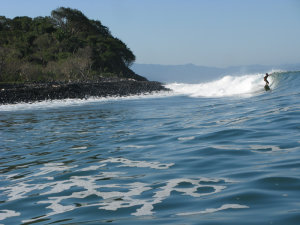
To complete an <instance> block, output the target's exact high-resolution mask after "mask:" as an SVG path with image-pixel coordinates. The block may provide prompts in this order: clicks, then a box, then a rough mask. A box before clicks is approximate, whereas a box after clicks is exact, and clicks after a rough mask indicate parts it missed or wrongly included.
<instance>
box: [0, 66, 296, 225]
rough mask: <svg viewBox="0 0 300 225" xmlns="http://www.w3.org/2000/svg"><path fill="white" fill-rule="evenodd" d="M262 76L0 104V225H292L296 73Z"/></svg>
mask: <svg viewBox="0 0 300 225" xmlns="http://www.w3.org/2000/svg"><path fill="white" fill-rule="evenodd" d="M262 77H263V74H256V75H248V76H240V77H231V76H227V77H224V78H222V79H221V80H218V81H214V82H210V83H205V84H169V85H167V86H168V87H169V88H171V89H173V91H172V92H169V93H157V94H154V95H148V96H135V97H128V98H110V99H97V98H95V99H89V100H65V101H53V102H40V103H33V104H17V105H5V106H0V143H1V145H0V154H1V158H0V224H73V225H74V224H122V225H123V224H130V225H131V224H230V225H232V224H237V225H240V224H278V225H281V224H288V225H290V224H295V225H296V224H299V223H300V91H299V90H300V89H299V85H300V74H299V73H298V72H288V73H283V72H281V73H275V74H274V75H273V77H271V78H270V81H271V89H272V90H271V91H269V92H265V91H264V89H263V85H264V84H263V81H262ZM239 84H240V86H238V85H239Z"/></svg>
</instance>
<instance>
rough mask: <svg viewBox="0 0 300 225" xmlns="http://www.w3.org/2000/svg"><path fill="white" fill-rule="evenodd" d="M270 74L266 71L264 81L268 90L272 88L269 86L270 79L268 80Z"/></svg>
mask: <svg viewBox="0 0 300 225" xmlns="http://www.w3.org/2000/svg"><path fill="white" fill-rule="evenodd" d="M268 76H269V74H268V73H266V76H264V81H265V82H266V85H265V90H266V91H269V90H270V87H269V81H268V80H267V78H268Z"/></svg>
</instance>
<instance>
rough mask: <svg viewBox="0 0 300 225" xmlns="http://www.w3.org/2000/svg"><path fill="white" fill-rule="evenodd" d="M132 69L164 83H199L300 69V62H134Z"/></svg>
mask: <svg viewBox="0 0 300 225" xmlns="http://www.w3.org/2000/svg"><path fill="white" fill-rule="evenodd" d="M131 69H132V70H133V71H134V72H135V73H137V74H142V75H143V76H145V77H146V78H147V79H149V80H155V81H160V82H164V83H171V82H181V83H199V82H207V81H211V80H216V79H218V78H220V77H223V76H225V75H245V74H253V73H266V72H270V71H271V70H300V64H287V65H281V66H264V65H249V66H232V67H226V68H217V67H206V66H197V65H194V64H186V65H158V64H133V65H132V67H131Z"/></svg>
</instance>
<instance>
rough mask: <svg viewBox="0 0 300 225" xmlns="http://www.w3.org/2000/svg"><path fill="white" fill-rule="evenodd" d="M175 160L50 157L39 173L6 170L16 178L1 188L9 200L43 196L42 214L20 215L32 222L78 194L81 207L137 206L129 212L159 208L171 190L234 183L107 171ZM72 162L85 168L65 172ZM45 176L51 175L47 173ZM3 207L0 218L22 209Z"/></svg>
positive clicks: (196, 193)
mask: <svg viewBox="0 0 300 225" xmlns="http://www.w3.org/2000/svg"><path fill="white" fill-rule="evenodd" d="M173 165H174V164H173V163H159V162H147V161H133V160H130V159H126V158H108V159H106V160H103V161H101V162H99V164H98V165H90V166H87V167H86V168H80V169H79V166H76V165H75V166H69V165H65V164H63V163H46V164H44V166H43V167H41V168H40V169H39V170H38V171H37V172H36V174H32V175H30V176H29V177H21V178H17V179H13V180H11V176H10V175H2V176H1V177H2V178H4V180H7V181H10V180H11V181H13V182H12V183H11V184H10V185H8V186H5V187H0V190H1V191H2V193H3V194H4V195H5V196H6V198H5V199H3V200H4V201H5V202H10V201H16V200H20V199H26V198H30V196H31V195H32V194H33V193H34V194H35V195H38V196H39V199H40V200H39V201H37V202H36V203H35V204H37V205H41V206H43V207H45V214H44V215H43V216H40V217H38V218H28V219H24V220H23V221H22V222H23V223H30V222H35V221H36V220H40V219H45V218H47V217H51V216H53V215H57V214H61V213H65V212H69V211H73V210H76V208H77V207H78V206H76V204H75V202H77V201H78V199H80V204H81V206H80V207H97V208H98V209H99V210H107V211H117V210H119V209H122V208H128V209H130V208H132V207H135V209H132V210H131V215H133V216H147V215H152V214H154V213H155V211H154V205H156V204H159V203H163V202H164V201H165V200H166V199H168V198H170V197H171V196H172V195H173V194H176V195H183V196H189V197H191V198H201V197H204V196H208V195H213V194H216V193H218V192H221V191H222V190H224V189H225V188H226V184H228V183H230V181H228V180H226V179H219V178H218V179H214V178H203V177H198V178H176V179H169V180H165V181H163V182H160V183H159V184H155V185H154V184H152V183H147V182H140V181H136V180H133V178H132V176H131V175H130V174H129V173H128V172H124V171H122V170H121V171H107V169H109V168H110V169H114V170H115V169H117V168H120V167H129V168H130V167H138V168H148V169H149V170H150V171H151V170H166V169H169V168H170V167H171V166H173ZM70 168H73V171H75V174H76V171H77V172H80V171H84V172H85V173H84V175H82V173H79V175H72V176H70V177H69V176H67V174H68V172H69V169H70ZM77 168H78V169H77ZM104 169H105V170H104ZM97 170H99V171H98V173H96V174H94V172H93V175H86V172H88V171H97ZM150 171H149V172H150ZM73 173H74V172H72V174H73ZM61 174H64V176H66V177H68V179H63V180H62V179H57V176H59V177H60V175H61ZM14 175H16V174H14ZM47 177H52V178H53V179H47ZM105 181H110V182H105ZM62 193H64V194H62ZM91 198H92V201H91ZM136 207H137V208H136ZM49 210H50V211H49ZM0 213H2V214H0V216H1V217H0V218H2V220H5V219H6V218H8V217H12V216H19V215H20V214H21V213H22V212H15V211H10V210H8V209H7V210H6V209H5V210H2V211H1V212H0Z"/></svg>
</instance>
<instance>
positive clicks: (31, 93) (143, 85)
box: [0, 79, 168, 104]
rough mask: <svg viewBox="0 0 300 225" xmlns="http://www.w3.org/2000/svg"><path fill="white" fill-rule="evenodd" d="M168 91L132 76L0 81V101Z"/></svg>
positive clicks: (158, 84) (161, 86)
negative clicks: (17, 81) (64, 81)
mask: <svg viewBox="0 0 300 225" xmlns="http://www.w3.org/2000/svg"><path fill="white" fill-rule="evenodd" d="M156 91H168V89H167V88H165V87H164V86H163V85H162V84H161V83H160V82H156V81H135V80H132V79H120V80H102V81H97V82H75V83H57V82H51V83H22V84H8V83H7V84H0V104H14V103H18V102H27V103H28V102H35V101H44V100H55V99H67V98H73V99H74V98H78V99H85V98H88V97H109V96H128V95H139V94H143V93H151V92H156Z"/></svg>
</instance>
